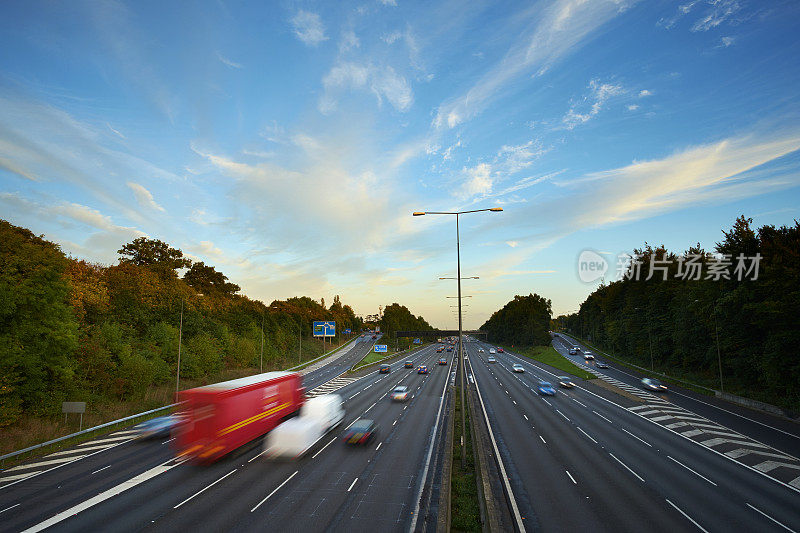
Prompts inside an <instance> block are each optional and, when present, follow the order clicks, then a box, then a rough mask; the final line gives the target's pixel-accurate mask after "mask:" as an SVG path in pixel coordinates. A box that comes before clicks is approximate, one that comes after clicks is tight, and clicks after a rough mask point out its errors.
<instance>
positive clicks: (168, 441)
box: [161, 437, 178, 444]
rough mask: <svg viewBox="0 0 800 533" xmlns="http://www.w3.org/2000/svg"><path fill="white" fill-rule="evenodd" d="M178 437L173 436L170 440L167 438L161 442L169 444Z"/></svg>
mask: <svg viewBox="0 0 800 533" xmlns="http://www.w3.org/2000/svg"><path fill="white" fill-rule="evenodd" d="M177 438H178V437H172V438H171V439H169V440H165V441H164V442H162V443H161V444H169V443H170V442H172V441H174V440H175V439H177Z"/></svg>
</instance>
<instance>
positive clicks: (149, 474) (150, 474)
mask: <svg viewBox="0 0 800 533" xmlns="http://www.w3.org/2000/svg"><path fill="white" fill-rule="evenodd" d="M170 463H172V464H170ZM179 464H181V463H180V462H177V461H176V460H175V459H170V460H169V461H165V462H163V463H161V464H160V465H158V466H156V467H153V468H151V469H150V470H147V471H146V472H142V473H141V474H139V475H138V476H135V477H133V478H131V479H129V480H127V481H124V482H122V483H120V484H119V485H117V486H115V487H111V488H110V489H108V490H107V491H105V492H101V493H100V494H98V495H97V496H94V497H93V498H89V499H88V500H86V501H85V502H81V503H79V504H78V505H75V506H73V507H70V508H69V509H67V510H66V511H61V512H60V513H58V514H57V515H55V516H52V517H50V518H48V519H47V520H45V521H44V522H39V523H38V524H36V525H34V526H32V527H30V528H28V529H26V530H25V533H28V532H31V533H33V532H36V531H42V530H44V529H47V528H48V527H50V526H53V525H55V524H58V523H59V522H62V521H64V520H66V519H67V518H70V517H73V516H75V515H76V514H78V513H80V512H81V511H85V510H86V509H89V508H90V507H94V506H95V505H97V504H98V503H101V502H103V501H105V500H107V499H109V498H111V497H113V496H116V495H117V494H120V493H122V492H125V491H126V490H128V489H132V488H133V487H135V486H136V485H139V484H141V483H144V482H145V481H147V480H148V479H152V478H154V477H156V476H158V475H161V474H163V473H164V472H166V471H168V470H170V469H171V468H175V467H176V466H178V465H179ZM6 486H8V485H6Z"/></svg>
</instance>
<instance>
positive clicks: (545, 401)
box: [542, 398, 553, 407]
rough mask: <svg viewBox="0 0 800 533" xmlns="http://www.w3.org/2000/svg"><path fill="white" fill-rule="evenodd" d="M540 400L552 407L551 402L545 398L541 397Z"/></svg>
mask: <svg viewBox="0 0 800 533" xmlns="http://www.w3.org/2000/svg"><path fill="white" fill-rule="evenodd" d="M542 401H543V402H544V403H546V404H547V405H549V406H550V407H553V404H552V403H550V402H548V401H547V400H546V399H544V398H542Z"/></svg>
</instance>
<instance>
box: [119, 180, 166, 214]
mask: <svg viewBox="0 0 800 533" xmlns="http://www.w3.org/2000/svg"><path fill="white" fill-rule="evenodd" d="M127 185H128V187H130V189H131V190H132V191H133V195H134V196H135V197H136V201H137V202H139V205H140V206H142V207H147V208H149V209H156V210H158V211H162V212H163V211H164V208H163V207H161V206H160V205H158V204H157V203H156V201H155V200H153V195H152V194H151V193H150V191H148V190H147V189H145V188H144V187H143V186H142V185H140V184H138V183H135V182H132V181H129V182H128V183H127Z"/></svg>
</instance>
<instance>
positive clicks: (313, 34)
mask: <svg viewBox="0 0 800 533" xmlns="http://www.w3.org/2000/svg"><path fill="white" fill-rule="evenodd" d="M292 28H293V29H294V34H295V35H296V36H297V38H298V39H300V40H301V41H303V42H304V43H305V44H307V45H308V46H317V45H319V44H320V43H321V42H323V41H326V40H328V37H327V36H326V35H325V26H324V25H323V24H322V19H321V18H320V16H319V15H318V14H316V13H311V12H310V11H303V10H302V9H301V10H300V11H298V12H297V14H295V16H294V17H292Z"/></svg>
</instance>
